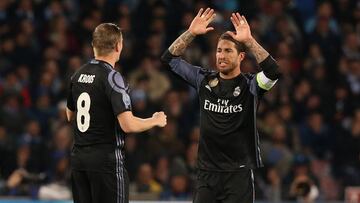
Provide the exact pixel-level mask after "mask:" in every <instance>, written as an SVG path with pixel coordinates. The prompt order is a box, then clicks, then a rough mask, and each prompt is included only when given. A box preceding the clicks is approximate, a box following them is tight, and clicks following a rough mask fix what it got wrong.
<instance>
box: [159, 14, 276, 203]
mask: <svg viewBox="0 0 360 203" xmlns="http://www.w3.org/2000/svg"><path fill="white" fill-rule="evenodd" d="M214 17H215V13H214V10H213V9H210V8H207V9H206V10H205V11H204V10H203V9H200V11H199V12H198V14H197V15H196V16H195V18H194V19H193V21H192V22H191V25H190V26H189V28H188V30H186V31H185V32H184V33H183V34H181V35H180V36H179V37H178V38H177V39H176V40H175V41H174V42H173V43H172V44H171V46H170V47H169V48H168V50H166V51H165V53H164V54H163V56H162V61H163V62H165V63H167V64H169V65H170V67H171V70H172V71H173V72H174V73H176V74H178V75H179V76H180V77H182V78H183V79H184V80H185V82H187V83H188V84H190V85H191V86H193V87H194V88H195V89H196V90H197V92H198V95H199V104H200V132H201V135H200V141H199V149H198V150H199V151H198V160H197V167H198V175H197V176H198V177H197V185H196V190H195V194H194V202H195V203H204V202H206V203H215V202H216V203H218V202H224V203H227V202H229V203H230V202H246V203H250V202H254V199H255V197H254V196H255V195H254V194H255V193H254V177H253V171H252V170H253V169H255V168H258V167H261V166H262V161H261V157H260V148H259V135H258V131H257V127H256V112H257V107H258V104H259V101H260V99H261V97H262V96H263V94H264V93H265V92H266V91H268V90H270V89H271V88H272V87H273V86H274V85H275V83H276V81H277V79H278V78H279V76H280V73H279V71H278V66H277V64H276V62H275V60H274V59H273V58H272V57H271V56H270V55H269V53H268V52H267V51H266V50H265V49H264V48H263V47H261V46H260V45H259V44H258V43H257V42H256V40H255V39H254V38H253V37H252V35H251V31H250V27H249V25H248V23H247V21H246V19H245V17H244V16H241V15H240V14H239V13H233V14H232V15H231V18H230V20H231V22H232V24H233V25H234V27H235V32H230V31H229V32H225V33H224V34H222V35H221V36H220V37H219V40H218V43H217V50H216V68H217V71H212V70H210V69H207V68H202V67H198V66H194V65H192V64H189V63H188V62H186V61H185V60H183V59H182V58H181V55H182V54H183V53H184V52H185V49H186V47H187V46H188V45H189V44H190V43H191V41H192V40H193V39H194V38H195V37H196V36H197V35H202V34H205V33H207V32H208V31H211V30H213V28H212V27H209V24H210V23H211V21H212V20H213V19H214ZM247 50H249V51H250V52H251V53H252V54H253V55H254V56H255V58H256V60H257V62H258V63H259V66H260V68H261V69H262V71H261V72H259V73H256V74H249V73H246V74H245V73H242V72H241V69H240V67H241V63H242V61H243V60H244V58H245V56H246V51H247Z"/></svg>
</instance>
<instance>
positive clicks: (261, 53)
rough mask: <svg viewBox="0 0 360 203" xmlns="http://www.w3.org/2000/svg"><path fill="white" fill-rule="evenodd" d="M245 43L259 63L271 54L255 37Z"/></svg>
mask: <svg viewBox="0 0 360 203" xmlns="http://www.w3.org/2000/svg"><path fill="white" fill-rule="evenodd" d="M245 45H246V47H247V48H248V49H249V50H250V52H251V53H252V54H253V55H254V56H255V59H256V61H257V62H258V63H261V62H263V61H264V60H265V59H266V58H267V57H268V56H269V55H270V54H269V53H268V52H267V51H266V50H265V49H264V48H263V47H262V46H261V45H260V44H259V43H258V42H257V41H256V40H255V39H254V38H250V39H249V40H247V41H245Z"/></svg>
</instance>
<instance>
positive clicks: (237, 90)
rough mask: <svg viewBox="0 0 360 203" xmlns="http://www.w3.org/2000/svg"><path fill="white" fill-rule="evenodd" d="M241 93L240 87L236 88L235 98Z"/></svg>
mask: <svg viewBox="0 0 360 203" xmlns="http://www.w3.org/2000/svg"><path fill="white" fill-rule="evenodd" d="M240 93H241V89H240V87H239V86H237V87H235V89H234V92H233V95H234V97H237V96H239V95H240Z"/></svg>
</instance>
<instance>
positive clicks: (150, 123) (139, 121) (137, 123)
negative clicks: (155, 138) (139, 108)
mask: <svg viewBox="0 0 360 203" xmlns="http://www.w3.org/2000/svg"><path fill="white" fill-rule="evenodd" d="M155 126H156V123H155V120H154V119H153V118H139V117H136V116H134V117H133V120H132V122H130V123H129V125H128V130H127V131H128V132H129V133H140V132H143V131H146V130H149V129H151V128H153V127H155Z"/></svg>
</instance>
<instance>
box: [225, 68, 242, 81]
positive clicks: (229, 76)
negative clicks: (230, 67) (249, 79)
mask: <svg viewBox="0 0 360 203" xmlns="http://www.w3.org/2000/svg"><path fill="white" fill-rule="evenodd" d="M240 73H241V71H240V67H238V68H236V69H235V70H234V71H231V72H230V73H227V74H225V73H222V72H220V77H221V78H222V79H225V80H228V79H232V78H235V77H237V76H238V75H240Z"/></svg>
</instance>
